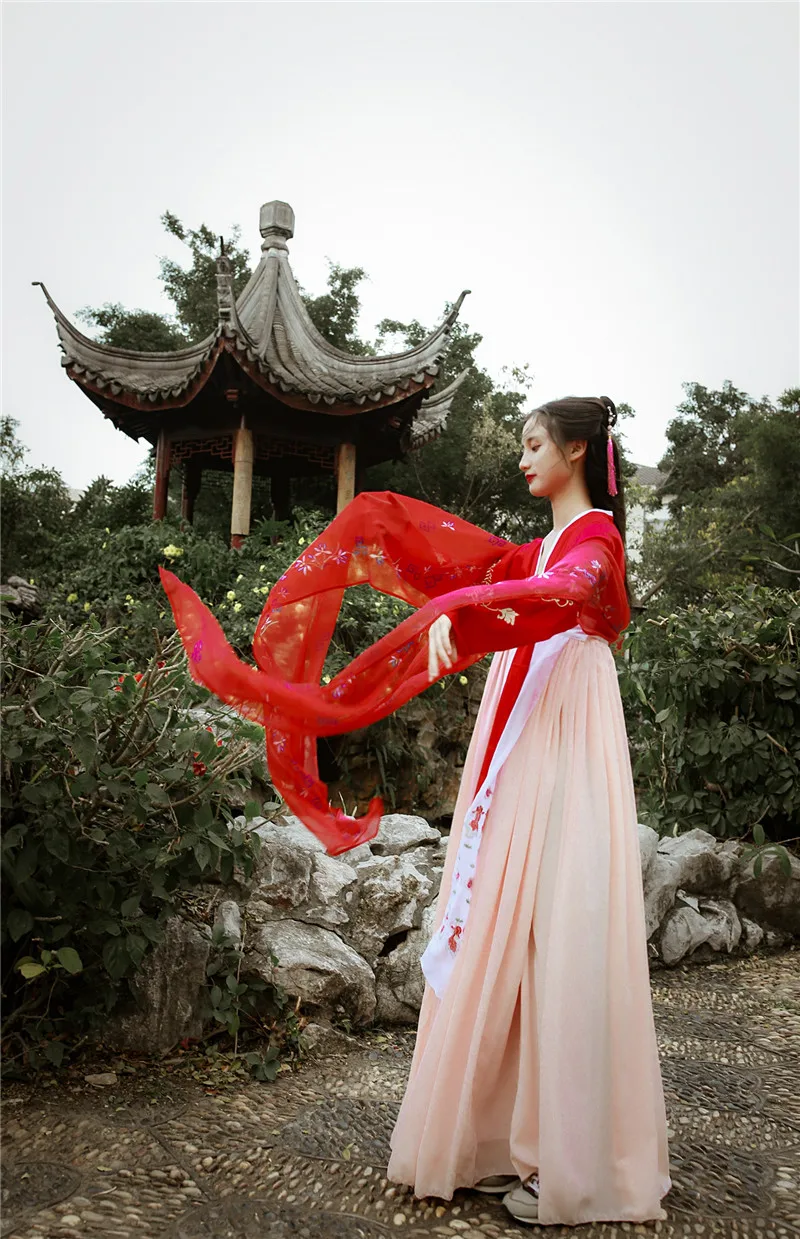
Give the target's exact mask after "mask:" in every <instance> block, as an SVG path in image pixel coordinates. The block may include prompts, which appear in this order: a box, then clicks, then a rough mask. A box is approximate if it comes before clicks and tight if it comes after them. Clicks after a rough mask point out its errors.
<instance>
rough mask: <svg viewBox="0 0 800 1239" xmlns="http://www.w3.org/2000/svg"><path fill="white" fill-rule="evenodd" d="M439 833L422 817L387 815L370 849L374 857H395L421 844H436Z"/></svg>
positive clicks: (400, 814) (402, 814)
mask: <svg viewBox="0 0 800 1239" xmlns="http://www.w3.org/2000/svg"><path fill="white" fill-rule="evenodd" d="M440 838H441V833H440V831H438V830H437V829H436V827H435V826H429V825H428V823H427V822H426V821H425V818H424V817H410V816H409V815H408V814H405V813H389V814H387V815H386V817H382V818H381V824H380V828H379V830H378V833H377V835H376V836H375V838H374V839H373V840H372V842H371V844H370V847H371V850H372V852H373V854H374V855H375V856H397V855H399V853H400V852H407V851H408V850H409V849H410V848H416V847H419V845H420V844H421V843H427V844H436V843H438V842H439V840H440Z"/></svg>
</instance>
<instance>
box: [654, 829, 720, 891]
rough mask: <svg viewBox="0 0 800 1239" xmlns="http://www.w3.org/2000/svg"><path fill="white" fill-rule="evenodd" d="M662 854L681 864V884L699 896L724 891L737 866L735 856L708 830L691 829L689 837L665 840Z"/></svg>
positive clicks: (661, 845)
mask: <svg viewBox="0 0 800 1239" xmlns="http://www.w3.org/2000/svg"><path fill="white" fill-rule="evenodd" d="M658 855H659V856H666V857H668V858H669V859H670V860H671V861H673V862H674V863H675V864H676V865H678V868H679V877H678V885H679V886H682V887H683V888H684V889H685V890H687V891H689V892H691V893H692V894H695V895H711V894H715V893H716V892H717V891H722V890H723V889H724V888H725V886H726V885H727V883H728V882H729V881H730V879H731V876H732V874H733V871H734V868H735V865H736V857H735V856H734V855H733V853H732V852H731V851H725V850H724V849H722V848H721V847H720V844H719V840H718V839H716V838H715V837H714V835H710V834H709V833H708V831H706V830H689V831H687V832H686V834H685V835H676V836H674V837H671V838H668V839H662V840H661V842H660V843H659V845H658Z"/></svg>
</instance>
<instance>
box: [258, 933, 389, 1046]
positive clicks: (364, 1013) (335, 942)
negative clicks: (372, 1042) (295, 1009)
mask: <svg viewBox="0 0 800 1239" xmlns="http://www.w3.org/2000/svg"><path fill="white" fill-rule="evenodd" d="M273 955H274V956H276V957H277V960H278V963H277V964H273V962H272V958H271V957H272V956H273ZM246 971H249V972H256V973H257V974H258V975H259V976H261V977H263V978H264V980H266V981H270V982H275V983H277V984H278V985H280V986H281V987H282V988H283V989H285V990H286V992H287V993H288V994H290V995H291V996H292V997H293V998H300V1000H301V1001H302V1002H303V1003H305V1004H307V1005H308V1006H311V1007H316V1008H320V1009H321V1010H323V1011H333V1010H334V1009H335V1008H336V1007H337V1006H342V1007H343V1008H344V1009H345V1011H346V1012H347V1014H348V1015H349V1016H350V1018H351V1019H352V1021H353V1023H354V1024H366V1023H369V1021H370V1020H371V1019H372V1017H373V1015H374V1013H375V977H374V976H373V973H372V969H371V968H370V966H369V964H367V962H366V960H364V959H362V958H361V956H360V955H358V954H357V953H356V952H355V951H354V950H353V949H352V947H350V946H348V945H347V943H345V942H343V941H342V939H341V938H340V937H339V936H338V934H335V933H332V932H331V931H330V930H329V929H323V928H322V927H321V926H319V925H306V924H305V923H304V922H303V921H295V920H281V921H273V922H271V923H269V924H266V925H262V926H261V927H260V928H259V929H258V930H257V932H256V934H255V936H254V938H253V941H252V944H251V947H250V949H249V950H248V951H247V953H246Z"/></svg>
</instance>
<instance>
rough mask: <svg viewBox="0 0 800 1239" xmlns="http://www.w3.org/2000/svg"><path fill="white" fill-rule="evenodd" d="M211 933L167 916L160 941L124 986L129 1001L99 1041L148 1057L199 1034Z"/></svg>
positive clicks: (203, 927) (201, 1028) (115, 1014)
mask: <svg viewBox="0 0 800 1239" xmlns="http://www.w3.org/2000/svg"><path fill="white" fill-rule="evenodd" d="M210 949H211V933H210V930H209V929H208V926H206V925H194V924H193V923H192V922H191V921H185V920H183V918H182V917H180V916H171V917H170V918H169V919H168V920H167V921H166V923H165V926H164V938H163V941H161V942H160V943H159V944H158V946H156V947H155V949H154V950H153V951H152V952H151V953H150V954H149V955H147V956H146V957H145V960H144V963H143V964H142V967H141V968H140V969H139V971H138V972H137V973H136V975H135V976H134V978H133V979H132V981H131V982H130V989H131V995H132V997H131V1001H130V1003H128V1004H127V1005H126V1006H124V1007H123V1008H122V1010H120V1011H119V1012H115V1013H114V1014H113V1015H112V1017H111V1020H110V1021H109V1023H108V1024H107V1026H106V1028H105V1030H104V1033H103V1037H104V1040H105V1041H107V1042H108V1044H109V1045H112V1046H114V1047H115V1048H116V1049H125V1050H133V1051H137V1052H141V1053H144V1054H151V1053H154V1052H156V1051H163V1050H169V1049H171V1048H172V1046H174V1045H176V1044H177V1042H179V1041H181V1040H183V1038H184V1037H200V1036H202V1033H203V1005H204V996H205V991H206V967H207V965H208V957H209V952H210Z"/></svg>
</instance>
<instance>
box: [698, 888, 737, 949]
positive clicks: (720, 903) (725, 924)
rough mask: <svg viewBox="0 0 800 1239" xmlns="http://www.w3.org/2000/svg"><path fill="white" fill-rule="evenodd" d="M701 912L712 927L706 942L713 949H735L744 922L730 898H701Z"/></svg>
mask: <svg viewBox="0 0 800 1239" xmlns="http://www.w3.org/2000/svg"><path fill="white" fill-rule="evenodd" d="M700 912H701V914H702V916H703V919H704V921H705V922H706V924H707V925H708V926H709V928H710V933H709V935H708V937H707V938H706V944H707V945H708V946H709V947H710V948H711V950H712V951H725V952H726V954H728V955H730V953H731V951H735V950H736V948H737V946H738V945H739V942H740V939H741V937H742V923H741V921H740V920H739V914H738V913H737V911H736V907H735V905H734V904H733V903H732V902H731V900H730V899H701V900H700Z"/></svg>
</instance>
